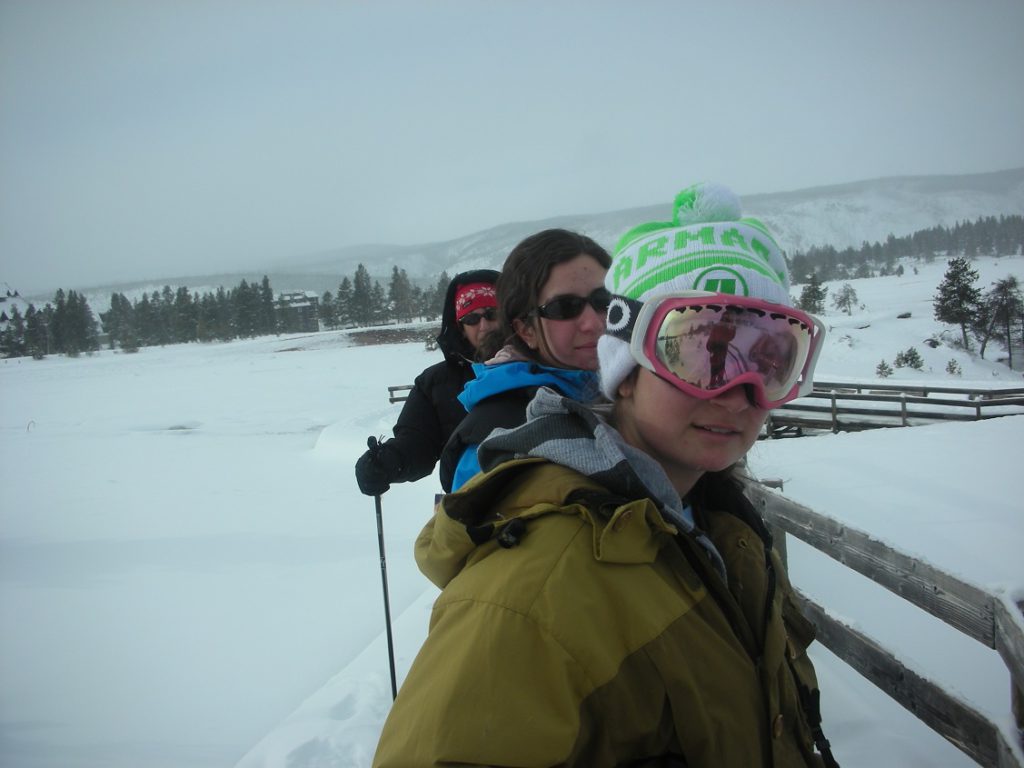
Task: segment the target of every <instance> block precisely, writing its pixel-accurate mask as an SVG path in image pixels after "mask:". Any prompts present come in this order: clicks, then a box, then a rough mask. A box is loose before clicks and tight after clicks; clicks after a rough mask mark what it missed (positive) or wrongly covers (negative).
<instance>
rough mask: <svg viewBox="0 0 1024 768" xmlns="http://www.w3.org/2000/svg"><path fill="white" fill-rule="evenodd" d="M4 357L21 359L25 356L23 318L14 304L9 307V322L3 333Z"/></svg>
mask: <svg viewBox="0 0 1024 768" xmlns="http://www.w3.org/2000/svg"><path fill="white" fill-rule="evenodd" d="M3 354H4V357H21V356H22V355H24V354H25V317H24V316H23V315H22V314H21V311H20V310H19V309H18V305H17V304H15V305H14V306H13V307H11V317H10V322H9V323H8V324H7V329H6V330H5V331H4V338H3Z"/></svg>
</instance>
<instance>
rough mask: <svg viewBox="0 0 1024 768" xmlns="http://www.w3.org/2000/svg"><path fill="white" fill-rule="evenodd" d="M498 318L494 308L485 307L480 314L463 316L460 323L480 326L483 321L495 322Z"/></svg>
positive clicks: (473, 313)
mask: <svg viewBox="0 0 1024 768" xmlns="http://www.w3.org/2000/svg"><path fill="white" fill-rule="evenodd" d="M497 316H498V313H497V312H495V310H494V307H484V308H483V309H482V310H481V311H479V312H470V313H469V314H468V315H463V316H462V317H460V318H459V322H460V323H462V324H463V325H479V324H480V321H481V320H494V318H495V317H497Z"/></svg>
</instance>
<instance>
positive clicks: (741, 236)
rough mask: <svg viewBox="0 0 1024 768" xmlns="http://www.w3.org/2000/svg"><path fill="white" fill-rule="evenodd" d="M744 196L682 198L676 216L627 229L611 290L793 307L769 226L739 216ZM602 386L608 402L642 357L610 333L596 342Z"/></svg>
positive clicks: (710, 188)
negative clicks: (703, 294) (726, 297)
mask: <svg viewBox="0 0 1024 768" xmlns="http://www.w3.org/2000/svg"><path fill="white" fill-rule="evenodd" d="M741 217H742V210H741V208H740V201H739V199H738V198H737V197H736V195H735V194H733V192H732V191H731V190H729V189H727V188H725V187H723V186H720V185H717V184H695V185H694V186H692V187H688V188H687V189H684V190H683V191H682V192H680V193H679V194H678V195H676V199H675V206H674V210H673V214H672V221H653V222H649V223H647V224H641V225H639V226H637V227H633V229H631V230H629V231H628V232H627V233H626V234H625V235H623V236H622V238H621V239H620V240H619V243H618V245H616V246H615V253H614V255H613V257H612V266H611V269H609V270H608V275H607V277H606V278H605V281H604V283H605V287H606V288H607V289H608V290H609V291H611V292H612V293H613V294H616V295H619V296H625V297H627V298H630V299H634V300H636V301H647V300H648V299H651V298H653V297H655V296H658V295H662V294H666V293H675V292H678V291H710V292H712V293H725V294H730V295H735V296H749V297H753V298H758V299H764V300H765V301H771V302H774V303H776V304H785V305H786V306H792V300H791V299H790V296H789V270H788V269H787V268H786V260H785V257H784V256H783V254H782V249H781V248H779V245H778V243H776V242H775V238H774V237H773V236H772V234H771V232H769V231H768V228H767V227H766V226H765V225H764V224H763V223H761V222H760V221H758V220H757V219H753V218H741ZM597 354H598V359H599V360H600V366H601V368H600V370H601V390H602V391H603V392H604V394H605V397H607V398H608V399H610V400H613V399H614V398H615V391H616V390H617V389H618V386H619V384H620V383H621V382H622V380H623V379H624V378H626V376H627V375H628V374H629V372H630V371H631V370H633V367H634V366H635V365H636V361H635V360H634V359H633V356H632V355H631V354H630V352H629V345H628V344H627V343H626V342H625V341H623V340H621V339H618V338H616V337H614V336H611V335H608V334H605V335H604V336H602V337H601V339H600V340H599V341H598V344H597Z"/></svg>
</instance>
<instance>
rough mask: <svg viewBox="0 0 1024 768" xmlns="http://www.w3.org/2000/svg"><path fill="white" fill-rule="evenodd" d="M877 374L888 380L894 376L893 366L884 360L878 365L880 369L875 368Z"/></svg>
mask: <svg viewBox="0 0 1024 768" xmlns="http://www.w3.org/2000/svg"><path fill="white" fill-rule="evenodd" d="M875 374H876V375H877V376H878V378H880V379H888V378H889V377H890V376H892V366H890V365H889V364H888V363H887V362H885V360H884V359H883V360H882V362H880V363H879V364H878V367H876V368H875Z"/></svg>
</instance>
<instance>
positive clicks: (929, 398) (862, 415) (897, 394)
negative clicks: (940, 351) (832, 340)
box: [765, 381, 1024, 437]
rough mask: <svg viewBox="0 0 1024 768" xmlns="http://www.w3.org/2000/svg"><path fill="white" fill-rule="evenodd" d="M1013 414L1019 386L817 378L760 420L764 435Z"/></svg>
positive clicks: (1022, 391) (1020, 404) (1018, 408)
mask: <svg viewBox="0 0 1024 768" xmlns="http://www.w3.org/2000/svg"><path fill="white" fill-rule="evenodd" d="M933 395H960V397H934V396H933ZM821 401H826V402H825V403H822V402H821ZM1016 414H1024V387H1006V388H1000V389H983V388H982V389H979V388H972V387H933V386H928V385H918V384H915V383H912V382H904V383H902V384H873V383H872V384H864V383H849V382H824V381H822V382H815V383H814V391H813V392H811V394H809V395H807V396H805V397H802V398H799V399H797V400H793V401H792V402H789V403H786V404H785V405H783V406H781V407H779V408H776V409H775V410H773V411H771V413H769V415H768V419H767V422H766V423H765V435H766V436H768V437H785V436H787V435H801V434H803V430H805V429H810V430H818V431H830V432H854V431H860V430H865V429H878V428H881V427H912V426H919V425H922V424H932V423H935V422H941V421H980V420H982V419H992V418H997V417H999V416H1010V415H1016Z"/></svg>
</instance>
